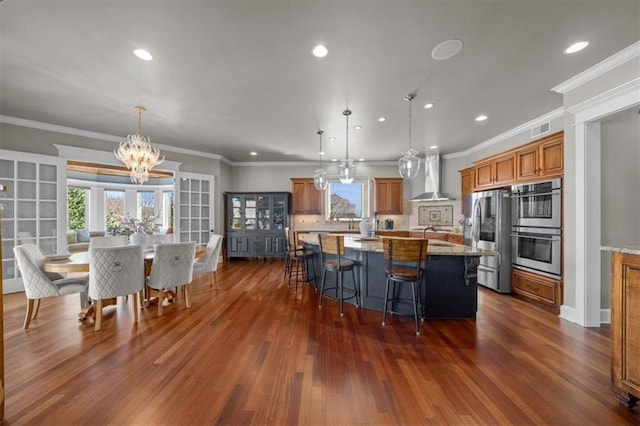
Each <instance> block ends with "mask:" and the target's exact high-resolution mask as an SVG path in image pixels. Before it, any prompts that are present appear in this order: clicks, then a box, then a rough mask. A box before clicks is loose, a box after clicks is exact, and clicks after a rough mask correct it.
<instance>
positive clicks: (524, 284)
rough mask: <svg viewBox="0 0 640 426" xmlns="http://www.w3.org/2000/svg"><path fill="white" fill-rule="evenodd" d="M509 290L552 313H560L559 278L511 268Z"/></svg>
mask: <svg viewBox="0 0 640 426" xmlns="http://www.w3.org/2000/svg"><path fill="white" fill-rule="evenodd" d="M511 290H512V291H513V293H514V294H515V295H516V296H518V297H520V298H522V299H526V300H528V301H532V302H534V303H535V304H536V305H538V306H540V307H542V308H544V309H546V310H548V311H551V312H553V313H556V314H559V313H560V305H561V304H562V281H561V280H557V279H553V278H549V277H545V276H542V275H538V274H534V273H531V272H527V271H522V270H520V269H512V270H511Z"/></svg>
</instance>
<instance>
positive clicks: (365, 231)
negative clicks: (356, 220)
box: [360, 217, 371, 238]
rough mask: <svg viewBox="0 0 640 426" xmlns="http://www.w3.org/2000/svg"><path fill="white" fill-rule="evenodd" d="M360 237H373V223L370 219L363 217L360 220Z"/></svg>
mask: <svg viewBox="0 0 640 426" xmlns="http://www.w3.org/2000/svg"><path fill="white" fill-rule="evenodd" d="M360 236H361V237H362V238H368V237H370V236H371V221H370V220H369V218H368V217H363V218H362V219H361V220H360Z"/></svg>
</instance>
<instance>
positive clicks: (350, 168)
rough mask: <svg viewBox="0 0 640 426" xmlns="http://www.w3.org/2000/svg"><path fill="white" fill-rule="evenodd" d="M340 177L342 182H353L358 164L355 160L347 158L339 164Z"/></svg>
mask: <svg viewBox="0 0 640 426" xmlns="http://www.w3.org/2000/svg"><path fill="white" fill-rule="evenodd" d="M338 177H339V178H340V182H342V183H352V182H353V179H354V178H355V177H356V165H355V163H354V162H353V160H350V159H345V160H342V161H340V164H339V165H338Z"/></svg>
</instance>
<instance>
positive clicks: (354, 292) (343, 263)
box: [318, 234, 360, 316]
mask: <svg viewBox="0 0 640 426" xmlns="http://www.w3.org/2000/svg"><path fill="white" fill-rule="evenodd" d="M318 237H319V238H318V239H319V241H320V259H321V263H322V285H321V287H320V303H319V305H318V306H319V307H320V308H322V299H323V298H324V296H325V291H327V290H335V298H336V300H339V301H340V316H344V309H343V306H344V300H345V297H344V278H343V274H344V273H345V272H348V271H351V276H352V277H353V289H347V290H348V292H349V293H350V295H349V296H348V297H347V298H346V299H347V300H348V299H353V298H355V299H356V307H359V306H360V299H359V296H358V284H357V283H356V274H355V272H354V269H353V265H354V262H353V260H350V259H345V258H343V257H342V256H344V236H342V235H331V234H320V235H318ZM327 271H330V272H335V273H336V285H335V287H329V288H326V289H325V288H324V285H325V282H326V278H327Z"/></svg>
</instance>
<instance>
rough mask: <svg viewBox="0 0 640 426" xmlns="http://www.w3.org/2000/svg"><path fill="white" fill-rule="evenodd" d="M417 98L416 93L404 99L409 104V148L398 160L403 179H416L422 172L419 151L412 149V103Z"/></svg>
mask: <svg viewBox="0 0 640 426" xmlns="http://www.w3.org/2000/svg"><path fill="white" fill-rule="evenodd" d="M415 97H416V95H415V93H410V94H408V95H407V96H405V98H404V100H405V101H407V102H409V148H408V149H407V150H406V151H404V152H402V157H400V159H399V160H398V170H399V171H400V176H402V178H403V179H415V178H416V177H417V176H418V171H419V170H420V158H419V157H418V151H416V150H415V149H413V148H412V147H411V101H413V99H414V98H415Z"/></svg>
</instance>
